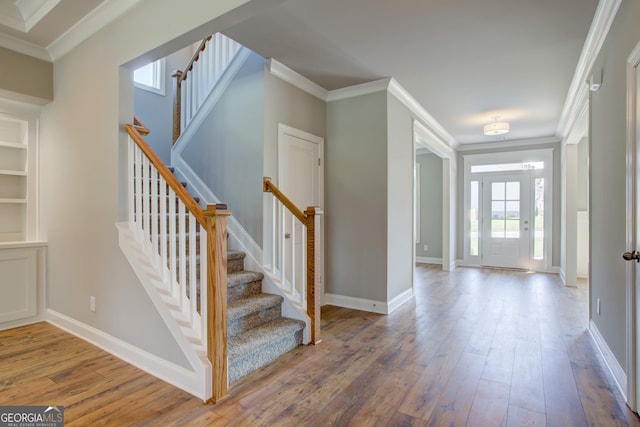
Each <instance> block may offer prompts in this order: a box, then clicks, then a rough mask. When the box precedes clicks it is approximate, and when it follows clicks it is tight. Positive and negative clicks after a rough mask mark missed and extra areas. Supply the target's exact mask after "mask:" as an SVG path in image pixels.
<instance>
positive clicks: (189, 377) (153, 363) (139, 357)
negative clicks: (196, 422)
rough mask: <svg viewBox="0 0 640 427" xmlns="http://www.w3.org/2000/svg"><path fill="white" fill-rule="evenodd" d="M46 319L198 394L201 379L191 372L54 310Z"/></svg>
mask: <svg viewBox="0 0 640 427" xmlns="http://www.w3.org/2000/svg"><path fill="white" fill-rule="evenodd" d="M47 321H48V322H49V323H51V324H52V325H55V326H57V327H59V328H60V329H63V330H65V331H67V332H69V333H70V334H73V335H75V336H77V337H79V338H81V339H83V340H85V341H88V342H90V343H91V344H93V345H95V346H97V347H99V348H101V349H103V350H104V351H106V352H108V353H111V354H113V355H114V356H116V357H118V358H120V359H122V360H124V361H125V362H127V363H129V364H131V365H133V366H135V367H137V368H139V369H142V370H143V371H145V372H147V373H148V374H151V375H153V376H154V377H157V378H160V379H161V380H163V381H166V382H167V383H169V384H172V385H174V386H176V387H178V388H180V389H182V390H184V391H186V392H187V393H190V394H192V395H194V396H198V397H201V396H200V395H201V394H202V391H201V388H202V386H201V382H202V381H200V380H199V379H198V378H197V377H196V374H195V372H193V371H190V370H188V369H186V368H184V367H182V366H179V365H176V364H175V363H172V362H169V361H167V360H164V359H162V358H160V357H158V356H156V355H154V354H151V353H149V352H146V351H144V350H142V349H140V348H138V347H135V346H133V345H131V344H129V343H126V342H124V341H122V340H120V339H118V338H116V337H113V336H111V335H109V334H106V333H104V332H102V331H100V330H98V329H96V328H94V327H92V326H89V325H87V324H85V323H82V322H79V321H77V320H75V319H72V318H70V317H68V316H66V315H64V314H62V313H58V312H56V311H54V310H51V309H48V310H47Z"/></svg>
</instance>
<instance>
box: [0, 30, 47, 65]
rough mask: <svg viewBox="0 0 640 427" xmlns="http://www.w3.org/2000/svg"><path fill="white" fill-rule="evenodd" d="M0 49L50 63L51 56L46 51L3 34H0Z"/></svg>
mask: <svg viewBox="0 0 640 427" xmlns="http://www.w3.org/2000/svg"><path fill="white" fill-rule="evenodd" d="M0 47H4V48H6V49H9V50H13V51H14V52H18V53H21V54H23V55H27V56H33V57H34V58H38V59H42V60H43V61H47V62H51V56H50V55H49V52H47V50H46V49H44V48H41V47H40V46H36V45H35V44H31V43H29V42H25V41H23V40H20V39H17V38H15V37H12V36H10V35H7V34H4V33H0Z"/></svg>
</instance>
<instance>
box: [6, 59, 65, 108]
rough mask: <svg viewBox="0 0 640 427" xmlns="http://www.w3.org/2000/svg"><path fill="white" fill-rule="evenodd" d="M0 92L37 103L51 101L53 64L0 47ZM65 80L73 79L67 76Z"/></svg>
mask: <svg viewBox="0 0 640 427" xmlns="http://www.w3.org/2000/svg"><path fill="white" fill-rule="evenodd" d="M0 64H2V66H0V91H2V92H4V91H6V92H5V94H6V95H11V97H12V98H13V95H14V94H15V95H17V99H22V96H25V97H26V98H25V99H22V100H26V101H29V100H30V98H33V100H36V102H38V103H44V102H47V101H51V100H52V99H53V64H52V63H51V62H48V61H43V60H42V59H37V58H34V57H32V56H27V55H23V54H21V53H18V52H14V51H13V50H9V49H5V48H4V47H0ZM67 78H74V77H73V75H72V76H67Z"/></svg>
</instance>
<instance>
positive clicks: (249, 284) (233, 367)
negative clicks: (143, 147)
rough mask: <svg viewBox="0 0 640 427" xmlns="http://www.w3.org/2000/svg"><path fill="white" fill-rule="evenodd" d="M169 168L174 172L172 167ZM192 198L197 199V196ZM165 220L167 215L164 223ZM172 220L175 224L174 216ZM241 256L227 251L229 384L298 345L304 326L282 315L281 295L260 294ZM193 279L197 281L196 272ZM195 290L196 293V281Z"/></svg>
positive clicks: (258, 279)
mask: <svg viewBox="0 0 640 427" xmlns="http://www.w3.org/2000/svg"><path fill="white" fill-rule="evenodd" d="M169 170H170V171H171V172H174V169H173V168H172V167H170V168H169ZM181 184H182V186H183V187H185V188H187V183H186V182H181ZM194 199H195V200H196V201H199V199H198V198H197V197H195V198H194ZM176 215H177V214H176ZM169 220H170V218H168V220H167V223H168V221H169ZM175 221H176V224H177V222H178V221H177V217H176V219H175ZM176 228H177V226H176ZM199 229H200V227H199V225H196V230H198V233H199ZM187 231H188V230H187ZM179 238H180V235H178V239H179ZM185 238H186V236H185ZM199 249H200V246H197V247H196V254H197V261H196V265H197V269H196V271H197V272H199V271H200V268H199V264H200V259H201V256H200V251H199ZM244 258H245V253H244V252H241V251H234V250H228V251H227V337H228V341H227V345H228V357H229V360H228V366H229V384H233V383H234V382H236V381H238V380H239V379H240V378H242V377H244V376H246V375H247V374H250V373H251V372H253V371H255V370H258V369H260V368H262V367H264V366H265V365H267V364H269V363H271V362H273V361H274V360H276V359H277V358H278V357H280V356H282V355H283V354H284V353H286V352H288V351H290V350H293V349H294V348H296V347H297V346H299V345H301V344H302V332H303V329H304V327H305V323H304V322H302V321H300V320H295V319H289V318H286V317H282V302H283V301H284V298H283V297H282V296H280V295H273V294H267V293H263V292H262V279H263V278H264V275H263V274H262V273H257V272H254V271H246V270H245V269H244ZM197 279H198V282H199V283H200V277H199V275H198V276H197ZM197 289H198V292H199V290H200V285H199V284H198V286H197ZM198 301H199V299H198ZM198 311H199V306H198Z"/></svg>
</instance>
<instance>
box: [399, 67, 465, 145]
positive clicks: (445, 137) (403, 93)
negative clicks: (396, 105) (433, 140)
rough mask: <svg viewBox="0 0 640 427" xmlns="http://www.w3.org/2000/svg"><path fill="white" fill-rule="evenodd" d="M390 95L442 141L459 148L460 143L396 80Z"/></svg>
mask: <svg viewBox="0 0 640 427" xmlns="http://www.w3.org/2000/svg"><path fill="white" fill-rule="evenodd" d="M389 93H391V94H392V95H394V96H395V97H396V98H398V100H400V102H402V103H403V104H404V105H405V106H406V107H407V108H408V109H409V110H411V112H413V114H415V115H416V116H417V117H418V119H419V120H420V121H421V122H422V124H423V125H424V126H426V127H427V128H428V129H429V130H430V131H431V132H432V133H433V134H434V135H435V136H436V137H437V138H438V139H439V140H440V141H442V142H444V143H445V144H447V145H448V146H449V147H451V148H453V149H457V148H458V146H459V145H460V144H459V143H458V141H456V139H455V138H454V137H453V136H452V135H451V134H450V133H449V132H447V130H446V129H445V128H444V127H443V126H442V125H441V124H440V123H439V122H438V121H437V120H436V119H435V118H434V117H433V116H432V115H431V114H430V113H429V112H428V111H427V110H426V109H425V108H424V107H423V106H422V104H420V103H419V102H418V101H417V100H416V99H415V98H414V97H413V96H411V94H410V93H409V92H407V90H406V89H405V88H404V87H402V86H401V85H400V83H398V82H397V81H396V79H394V78H391V81H390V82H389Z"/></svg>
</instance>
